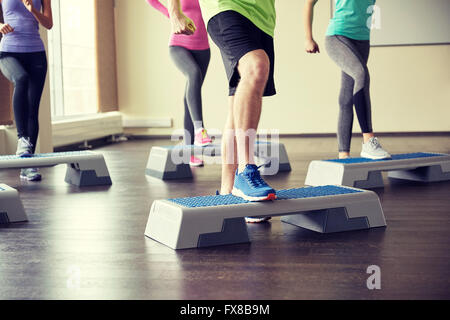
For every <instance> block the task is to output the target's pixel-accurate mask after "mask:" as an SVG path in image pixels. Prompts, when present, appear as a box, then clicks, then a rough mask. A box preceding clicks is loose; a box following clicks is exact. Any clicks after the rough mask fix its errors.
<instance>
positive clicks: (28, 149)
mask: <svg viewBox="0 0 450 320" xmlns="http://www.w3.org/2000/svg"><path fill="white" fill-rule="evenodd" d="M16 155H18V156H19V157H22V158H29V157H32V156H33V145H32V144H31V142H30V138H28V137H22V138H20V139H19V141H17V151H16Z"/></svg>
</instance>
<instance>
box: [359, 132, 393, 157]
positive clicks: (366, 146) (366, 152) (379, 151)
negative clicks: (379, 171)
mask: <svg viewBox="0 0 450 320" xmlns="http://www.w3.org/2000/svg"><path fill="white" fill-rule="evenodd" d="M361 157H363V158H368V159H372V160H380V159H389V158H391V155H390V154H389V153H388V152H387V151H386V150H384V149H383V148H382V147H381V144H380V142H379V141H378V138H376V137H373V138H370V140H369V141H367V142H366V143H363V145H362V151H361Z"/></svg>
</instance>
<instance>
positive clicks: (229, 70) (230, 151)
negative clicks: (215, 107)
mask: <svg viewBox="0 0 450 320" xmlns="http://www.w3.org/2000/svg"><path fill="white" fill-rule="evenodd" d="M199 3H200V7H201V9H202V14H203V16H204V21H205V23H206V24H207V29H208V33H209V35H210V36H211V39H212V40H213V41H214V43H215V44H216V45H217V46H218V47H219V49H220V52H221V54H222V58H223V62H224V66H225V71H226V74H227V78H228V85H229V103H228V104H229V113H228V117H227V120H226V124H225V130H224V133H223V136H222V184H221V190H220V193H221V194H230V193H232V194H233V195H235V196H237V197H241V198H243V199H245V200H247V201H266V200H274V199H276V191H275V190H274V189H272V188H271V187H270V186H269V185H268V184H267V183H266V182H265V181H264V180H263V178H262V177H261V175H260V172H259V170H258V167H257V166H256V165H255V157H254V147H255V142H256V131H257V129H258V124H259V120H260V117H261V111H262V100H263V99H262V98H263V96H273V95H275V94H276V90H275V83H274V62H275V51H274V43H273V35H274V31H275V20H276V13H275V0H199ZM169 12H170V16H171V20H172V25H173V27H174V32H180V33H186V34H191V33H192V32H195V26H194V25H193V23H192V21H191V20H190V19H189V18H187V17H185V16H184V14H183V12H182V11H181V10H180V6H179V0H169ZM246 220H247V222H262V221H263V220H264V219H258V218H247V219H246Z"/></svg>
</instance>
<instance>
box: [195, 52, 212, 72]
mask: <svg viewBox="0 0 450 320" xmlns="http://www.w3.org/2000/svg"><path fill="white" fill-rule="evenodd" d="M191 53H192V56H193V57H194V60H195V61H196V62H197V65H198V67H199V68H200V71H201V73H202V78H203V79H205V77H206V73H207V71H208V67H209V62H210V60H211V50H210V49H206V50H192V51H191Z"/></svg>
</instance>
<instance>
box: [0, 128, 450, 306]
mask: <svg viewBox="0 0 450 320" xmlns="http://www.w3.org/2000/svg"><path fill="white" fill-rule="evenodd" d="M381 141H382V142H383V145H384V146H385V147H386V148H387V149H388V150H389V151H391V152H393V153H402V152H416V151H434V152H445V153H450V138H449V136H426V137H419V136H412V137H384V138H382V140H381ZM282 142H284V143H285V144H286V148H287V150H288V153H289V156H290V160H291V163H292V167H293V171H292V172H291V173H290V174H281V175H279V176H276V177H271V178H268V179H267V180H268V181H269V183H270V184H271V185H272V186H273V187H275V188H278V189H281V188H292V187H300V186H303V182H304V179H305V176H306V170H307V165H308V163H309V162H310V161H311V160H314V159H325V158H331V157H335V153H334V150H335V149H336V143H335V139H334V138H284V139H282ZM167 144H168V143H167V142H165V141H161V140H133V141H128V142H123V143H119V144H112V145H108V146H105V147H103V148H100V149H97V150H96V151H99V152H102V153H103V154H104V155H105V158H106V161H107V164H108V167H109V170H110V173H111V177H112V179H113V185H112V186H111V187H95V188H83V189H79V188H76V187H74V186H70V185H67V184H65V182H64V174H65V167H64V166H58V167H54V168H47V169H43V170H42V173H43V176H44V180H43V181H42V182H41V183H26V182H20V180H19V179H18V172H17V170H2V171H0V181H1V182H2V183H6V184H8V185H10V186H11V187H14V188H17V189H18V190H19V192H20V196H21V198H22V201H23V203H24V206H25V208H26V211H27V213H28V216H29V218H30V222H28V223H25V224H16V225H12V226H9V227H2V228H0V299H205V300H209V299H226V300H229V299H450V181H448V182H440V183H430V184H423V183H411V182H407V183H405V182H403V183H398V182H395V181H388V180H387V179H386V178H385V184H386V187H385V188H384V189H377V190H376V192H377V193H378V195H379V196H380V198H381V200H382V205H383V208H384V212H385V215H386V219H387V223H388V227H387V228H381V229H374V230H369V231H357V232H348V233H339V234H332V235H321V234H317V233H314V232H311V231H307V230H303V229H300V228H296V227H293V226H291V225H287V224H284V223H281V222H280V220H279V219H274V220H273V221H272V222H270V223H267V224H262V225H250V226H249V234H250V237H251V240H252V243H251V244H242V245H233V246H224V247H215V248H209V249H201V250H184V251H179V252H175V251H173V250H171V249H169V248H167V247H165V246H163V245H161V244H159V243H156V242H154V241H152V240H151V239H148V238H145V237H144V229H145V225H146V222H147V218H148V213H149V209H150V205H151V203H152V202H153V201H154V200H155V199H161V198H169V197H170V198H173V197H179V196H196V195H205V194H213V193H214V192H215V191H216V190H217V189H218V188H219V180H220V167H219V166H218V165H209V166H207V167H206V168H199V169H196V170H194V174H195V179H194V180H193V181H183V182H169V183H166V182H162V181H159V180H157V179H154V178H150V177H146V176H145V175H144V170H145V165H146V162H147V157H148V155H149V151H150V148H151V146H152V145H167ZM359 144H360V141H359V139H354V147H353V150H355V152H358V150H359V149H360V145H359ZM355 155H357V154H356V153H355ZM370 265H378V266H379V267H380V268H381V285H382V288H381V290H375V291H370V290H368V289H367V287H366V280H367V278H368V277H369V275H368V274H367V273H366V269H367V267H368V266H370Z"/></svg>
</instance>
